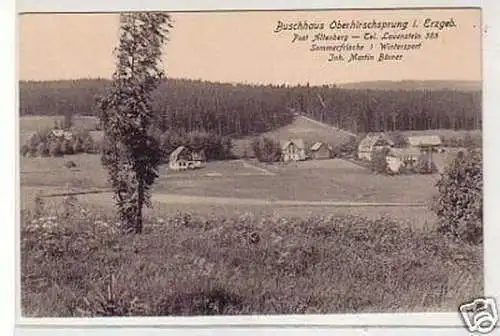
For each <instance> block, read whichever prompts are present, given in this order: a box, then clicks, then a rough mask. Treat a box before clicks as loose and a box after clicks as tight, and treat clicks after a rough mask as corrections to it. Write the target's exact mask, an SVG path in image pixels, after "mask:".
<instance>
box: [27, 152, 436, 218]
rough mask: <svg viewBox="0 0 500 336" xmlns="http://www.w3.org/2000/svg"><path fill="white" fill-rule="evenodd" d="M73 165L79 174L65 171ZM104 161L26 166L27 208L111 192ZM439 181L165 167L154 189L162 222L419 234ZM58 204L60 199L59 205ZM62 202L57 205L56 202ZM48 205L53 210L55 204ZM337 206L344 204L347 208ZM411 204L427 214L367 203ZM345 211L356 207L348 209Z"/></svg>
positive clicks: (107, 207)
mask: <svg viewBox="0 0 500 336" xmlns="http://www.w3.org/2000/svg"><path fill="white" fill-rule="evenodd" d="M67 160H72V161H74V162H75V163H76V164H77V168H74V169H68V168H65V167H64V163H65V162H66V161H67ZM106 176H107V174H106V171H105V169H104V168H103V167H102V166H101V164H100V159H99V156H98V155H88V154H82V155H76V156H71V157H67V158H22V159H21V195H22V199H21V208H22V209H30V208H32V207H33V200H34V197H35V195H37V194H38V193H41V194H58V193H64V192H68V191H88V190H102V189H107V188H109V185H108V183H107V180H106ZM437 177H438V176H437V175H433V176H425V175H409V176H392V177H390V176H380V175H373V174H372V173H370V172H369V171H367V170H366V169H364V168H361V167H359V166H357V165H354V164H352V163H349V162H347V161H344V160H340V159H334V160H324V161H306V162H301V163H296V164H275V165H267V164H261V163H257V162H255V161H247V160H233V161H223V162H208V163H207V165H206V167H205V168H202V169H198V170H193V171H185V172H172V171H169V170H168V169H167V167H165V166H163V167H161V169H160V177H159V178H158V180H157V183H156V184H155V186H154V189H153V203H154V207H153V209H152V210H149V212H150V213H152V214H154V215H155V216H163V215H168V214H174V213H176V212H177V211H189V212H192V213H196V214H200V215H207V214H225V215H228V214H234V213H248V212H251V213H255V214H262V215H276V216H280V215H283V216H302V217H303V216H308V215H312V214H324V215H330V214H339V215H342V214H358V215H361V216H364V217H367V218H380V217H384V216H386V217H389V218H392V219H394V220H397V221H398V222H400V223H401V224H403V223H408V224H409V225H410V226H412V227H414V228H417V227H419V228H421V227H426V226H433V225H434V223H435V217H434V214H432V213H431V212H430V210H429V209H428V208H427V207H426V204H428V202H429V201H430V200H431V198H432V196H433V195H434V193H435V187H434V183H435V181H436V179H437ZM77 198H78V200H79V202H82V203H83V204H85V205H87V206H92V207H97V208H99V209H100V210H104V211H106V212H110V211H111V209H112V207H113V201H112V197H111V194H110V193H109V192H107V193H98V194H84V195H81V196H77ZM56 200H57V199H56ZM56 200H54V201H56ZM51 201H52V200H51V199H47V200H46V202H51ZM335 202H341V204H340V205H339V204H338V203H335ZM366 202H368V203H373V202H378V203H380V202H383V203H385V202H387V203H411V204H421V205H420V206H419V207H387V206H386V207H383V206H378V207H371V206H359V205H360V204H361V205H362V204H363V203H366ZM345 203H348V204H351V203H352V206H346V204H345Z"/></svg>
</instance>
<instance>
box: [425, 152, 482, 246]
mask: <svg viewBox="0 0 500 336" xmlns="http://www.w3.org/2000/svg"><path fill="white" fill-rule="evenodd" d="M436 187H437V189H438V192H439V195H438V196H437V197H436V199H435V200H434V203H433V210H434V211H435V212H436V214H437V215H438V217H439V224H440V226H439V231H440V232H442V233H444V234H449V235H452V236H454V237H455V238H458V239H460V240H463V241H466V242H469V243H473V244H479V243H482V241H483V157H482V152H481V151H479V150H469V151H466V152H465V153H464V152H460V153H459V154H458V155H457V157H456V158H455V160H454V161H453V162H452V163H451V165H450V166H449V167H447V169H446V170H445V172H444V173H443V174H442V175H441V178H440V180H439V181H438V182H437V184H436Z"/></svg>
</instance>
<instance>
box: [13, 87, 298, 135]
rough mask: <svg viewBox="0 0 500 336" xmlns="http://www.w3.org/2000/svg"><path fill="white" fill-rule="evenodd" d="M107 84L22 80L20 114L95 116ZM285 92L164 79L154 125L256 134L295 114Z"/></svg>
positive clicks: (157, 95)
mask: <svg viewBox="0 0 500 336" xmlns="http://www.w3.org/2000/svg"><path fill="white" fill-rule="evenodd" d="M109 84H110V82H109V81H107V80H104V79H98V80H91V79H86V80H75V81H57V82H21V84H20V113H21V116H23V115H67V114H68V113H72V114H73V115H75V114H79V115H95V116H98V115H99V111H97V110H96V104H95V103H96V100H97V99H98V97H99V96H100V95H102V94H103V93H104V92H105V90H106V88H107V87H108V85H109ZM285 93H286V91H284V90H281V89H280V88H279V87H277V86H249V85H232V84H220V83H209V82H203V81H192V80H177V79H168V80H164V81H163V82H162V84H161V85H160V86H159V88H158V89H157V90H156V92H155V93H154V95H153V107H154V109H155V110H156V111H157V117H158V119H157V122H156V125H157V126H158V127H159V129H160V130H161V131H167V130H171V129H174V130H175V131H176V132H191V131H199V132H210V133H214V134H216V135H219V136H223V135H224V136H235V137H237V136H246V135H254V134H259V133H263V132H266V131H269V130H272V129H275V128H278V127H281V126H284V125H286V124H289V123H290V122H291V121H292V120H293V113H292V112H290V111H289V109H287V101H286V99H287V96H286V94H285Z"/></svg>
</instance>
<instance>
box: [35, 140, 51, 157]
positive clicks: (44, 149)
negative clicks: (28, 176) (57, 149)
mask: <svg viewBox="0 0 500 336" xmlns="http://www.w3.org/2000/svg"><path fill="white" fill-rule="evenodd" d="M36 153H37V154H36V155H37V156H42V157H43V156H49V155H50V148H49V146H48V145H47V143H46V142H40V143H39V144H38V146H37V148H36Z"/></svg>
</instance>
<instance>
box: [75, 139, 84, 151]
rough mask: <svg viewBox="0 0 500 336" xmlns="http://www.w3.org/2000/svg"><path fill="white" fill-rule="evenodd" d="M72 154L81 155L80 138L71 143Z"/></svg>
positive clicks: (81, 144)
mask: <svg viewBox="0 0 500 336" xmlns="http://www.w3.org/2000/svg"><path fill="white" fill-rule="evenodd" d="M73 153H74V154H80V153H83V141H82V139H81V138H80V137H78V138H76V139H75V141H74V142H73Z"/></svg>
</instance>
